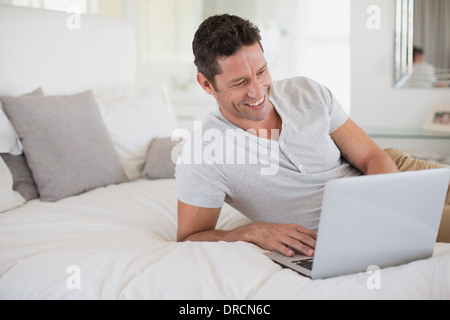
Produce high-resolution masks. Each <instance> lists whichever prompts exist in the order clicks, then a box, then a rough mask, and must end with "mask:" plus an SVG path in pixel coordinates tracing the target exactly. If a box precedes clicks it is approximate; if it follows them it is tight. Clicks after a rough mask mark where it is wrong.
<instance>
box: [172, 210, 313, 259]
mask: <svg viewBox="0 0 450 320" xmlns="http://www.w3.org/2000/svg"><path fill="white" fill-rule="evenodd" d="M220 211H221V208H216V209H206V208H199V207H195V206H191V205H188V204H185V203H183V202H181V201H179V202H178V241H180V242H181V241H207V242H216V241H217V242H218V241H226V242H237V241H245V242H250V243H253V244H255V245H257V246H259V247H261V248H262V249H264V250H268V251H278V252H280V253H282V254H284V255H286V256H288V257H292V256H293V255H294V254H295V252H294V251H297V252H299V253H303V254H305V255H307V256H310V257H312V256H313V255H314V250H315V248H316V239H317V233H315V232H313V231H311V230H308V229H306V228H304V227H302V226H299V225H297V224H289V225H285V224H273V223H254V224H250V225H247V226H242V227H239V228H236V229H234V230H231V231H222V230H216V223H217V220H218V219H219V215H220Z"/></svg>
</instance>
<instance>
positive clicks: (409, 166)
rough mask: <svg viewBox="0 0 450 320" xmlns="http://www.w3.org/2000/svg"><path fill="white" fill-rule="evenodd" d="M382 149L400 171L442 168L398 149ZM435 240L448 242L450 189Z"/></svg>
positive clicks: (449, 240) (449, 239)
mask: <svg viewBox="0 0 450 320" xmlns="http://www.w3.org/2000/svg"><path fill="white" fill-rule="evenodd" d="M384 151H385V152H386V153H387V154H388V155H389V156H390V157H391V159H392V160H393V161H394V162H395V164H396V165H397V167H398V169H399V170H400V171H401V172H403V171H415V170H426V169H437V168H443V166H441V165H438V164H435V163H431V162H427V161H423V160H418V159H415V158H413V157H412V156H411V155H410V154H408V153H406V152H403V151H400V150H396V149H386V150H384ZM437 242H446V243H450V189H449V191H448V193H447V199H446V201H445V206H444V212H443V215H442V221H441V226H440V228H439V234H438V238H437Z"/></svg>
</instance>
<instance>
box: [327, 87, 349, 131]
mask: <svg viewBox="0 0 450 320" xmlns="http://www.w3.org/2000/svg"><path fill="white" fill-rule="evenodd" d="M327 91H328V93H329V96H330V104H329V108H330V134H331V133H333V132H334V131H336V130H337V129H339V128H340V127H341V126H342V125H343V124H344V123H345V122H347V120H348V119H349V115H348V114H347V112H345V110H344V108H343V107H342V105H341V104H340V103H339V101H338V100H337V99H336V97H335V96H334V95H333V94H332V93H331V92H330V90H328V89H327Z"/></svg>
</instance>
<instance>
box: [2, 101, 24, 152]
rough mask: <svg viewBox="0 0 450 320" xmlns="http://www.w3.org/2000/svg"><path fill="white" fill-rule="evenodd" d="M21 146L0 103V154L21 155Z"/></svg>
mask: <svg viewBox="0 0 450 320" xmlns="http://www.w3.org/2000/svg"><path fill="white" fill-rule="evenodd" d="M22 151H23V149H22V144H21V142H20V139H19V137H18V136H17V134H16V131H15V130H14V127H13V126H12V124H11V122H10V121H9V119H8V117H7V116H6V114H5V113H4V112H3V109H2V106H1V102H0V153H10V154H12V155H13V156H18V155H20V154H22Z"/></svg>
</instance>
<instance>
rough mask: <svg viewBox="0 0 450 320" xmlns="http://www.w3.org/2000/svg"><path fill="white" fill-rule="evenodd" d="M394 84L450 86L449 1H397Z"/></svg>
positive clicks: (424, 86) (416, 86) (425, 86)
mask: <svg viewBox="0 0 450 320" xmlns="http://www.w3.org/2000/svg"><path fill="white" fill-rule="evenodd" d="M394 87H395V88H401V87H410V88H411V87H414V88H418V87H421V88H449V87H450V0H433V1H429V0H428V1H427V0H396V24H395V68H394Z"/></svg>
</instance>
